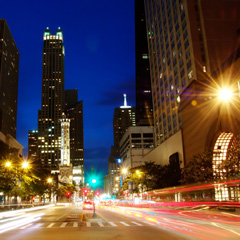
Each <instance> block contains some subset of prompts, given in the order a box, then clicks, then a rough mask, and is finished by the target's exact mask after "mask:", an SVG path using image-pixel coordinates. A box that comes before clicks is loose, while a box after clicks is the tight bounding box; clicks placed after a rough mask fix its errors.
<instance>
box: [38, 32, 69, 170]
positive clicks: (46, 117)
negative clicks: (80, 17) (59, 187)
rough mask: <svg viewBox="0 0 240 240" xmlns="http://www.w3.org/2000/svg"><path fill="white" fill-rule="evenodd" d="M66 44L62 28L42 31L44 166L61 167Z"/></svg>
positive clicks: (40, 147) (40, 142)
mask: <svg viewBox="0 0 240 240" xmlns="http://www.w3.org/2000/svg"><path fill="white" fill-rule="evenodd" d="M64 56H65V52H64V45H63V32H62V31H61V29H60V28H58V30H57V31H56V34H55V35H52V34H51V32H50V30H49V29H48V28H47V29H46V30H45V31H44V33H43V62H42V107H41V110H39V112H38V151H37V158H38V159H39V160H40V161H41V163H42V165H43V167H49V168H50V169H56V168H58V164H59V163H60V159H61V156H60V147H61V127H60V121H59V119H60V118H61V116H62V112H63V111H64Z"/></svg>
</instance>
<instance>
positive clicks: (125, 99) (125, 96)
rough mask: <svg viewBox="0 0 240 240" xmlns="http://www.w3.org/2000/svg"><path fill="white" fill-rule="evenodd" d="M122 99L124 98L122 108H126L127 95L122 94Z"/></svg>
mask: <svg viewBox="0 0 240 240" xmlns="http://www.w3.org/2000/svg"><path fill="white" fill-rule="evenodd" d="M123 98H124V107H126V106H127V94H126V93H124V94H123Z"/></svg>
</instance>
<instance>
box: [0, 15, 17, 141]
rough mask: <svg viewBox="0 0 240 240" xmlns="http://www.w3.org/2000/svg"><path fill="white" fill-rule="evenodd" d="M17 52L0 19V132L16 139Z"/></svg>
mask: <svg viewBox="0 0 240 240" xmlns="http://www.w3.org/2000/svg"><path fill="white" fill-rule="evenodd" d="M18 69H19V52H18V49H17V46H16V44H15V42H14V39H13V37H12V34H11V32H10V30H9V27H8V25H7V22H6V20H5V19H0V132H2V134H4V135H5V136H6V135H11V137H13V138H16V124H17V98H18V71H19V70H18Z"/></svg>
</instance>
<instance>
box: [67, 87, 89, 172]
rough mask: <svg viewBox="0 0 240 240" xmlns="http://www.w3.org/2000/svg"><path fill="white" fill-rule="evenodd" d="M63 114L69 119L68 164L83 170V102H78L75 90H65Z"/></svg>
mask: <svg viewBox="0 0 240 240" xmlns="http://www.w3.org/2000/svg"><path fill="white" fill-rule="evenodd" d="M65 109H66V110H65V112H66V115H67V117H68V118H69V119H70V162H71V163H72V165H73V167H75V166H80V167H81V169H82V174H83V168H84V149H83V147H84V142H83V101H78V91H77V89H69V90H65Z"/></svg>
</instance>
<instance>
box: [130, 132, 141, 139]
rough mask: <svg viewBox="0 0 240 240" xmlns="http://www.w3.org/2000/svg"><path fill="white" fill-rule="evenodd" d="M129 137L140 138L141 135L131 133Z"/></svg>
mask: <svg viewBox="0 0 240 240" xmlns="http://www.w3.org/2000/svg"><path fill="white" fill-rule="evenodd" d="M131 137H132V138H141V133H132V134H131Z"/></svg>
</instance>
